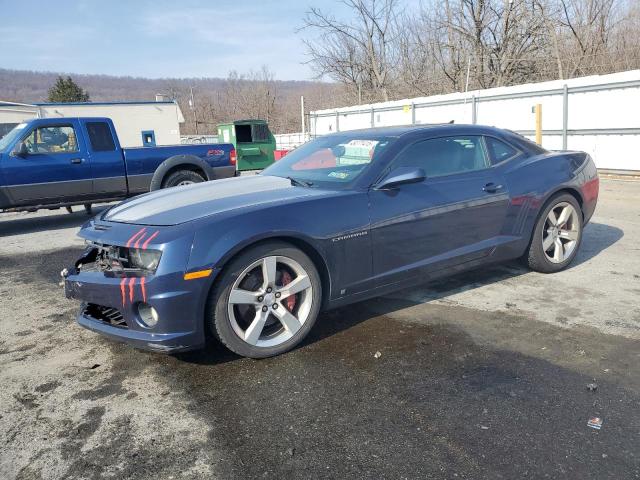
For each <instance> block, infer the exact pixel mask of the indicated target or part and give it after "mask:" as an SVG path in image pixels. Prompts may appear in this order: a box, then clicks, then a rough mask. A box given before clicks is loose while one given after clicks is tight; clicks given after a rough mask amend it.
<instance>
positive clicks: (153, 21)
mask: <svg viewBox="0 0 640 480" xmlns="http://www.w3.org/2000/svg"><path fill="white" fill-rule="evenodd" d="M309 5H316V6H320V7H322V8H323V9H326V10H328V11H332V12H335V13H336V14H338V15H340V16H341V17H343V18H344V17H348V15H349V13H348V11H346V9H345V8H344V6H342V5H341V4H339V3H338V2H336V1H335V0H322V1H320V0H317V1H315V2H313V1H309V0H280V1H278V0H225V1H222V0H211V1H192V0H188V1H178V0H173V1H168V0H139V1H136V0H129V1H125V0H108V1H104V0H95V1H91V0H71V1H67V0H64V1H62V0H61V1H44V0H41V1H33V0H22V1H18V0H0V12H1V15H0V17H1V18H2V22H0V68H10V69H17V70H38V71H53V72H68V73H102V74H109V75H132V76H141V77H152V78H160V77H226V76H227V74H228V73H229V71H230V70H234V69H235V70H237V71H239V72H247V71H249V70H250V69H254V70H257V69H259V68H260V67H261V65H263V64H266V65H268V66H269V68H270V69H271V70H272V71H273V72H274V74H275V76H276V78H277V79H280V80H290V79H291V80H305V79H311V78H312V77H313V73H312V71H311V68H310V67H309V66H308V65H305V64H304V62H305V60H306V57H305V55H304V46H303V45H302V35H301V34H296V29H297V28H299V27H300V26H301V24H302V18H303V17H304V13H305V12H306V11H307V10H308V8H309Z"/></svg>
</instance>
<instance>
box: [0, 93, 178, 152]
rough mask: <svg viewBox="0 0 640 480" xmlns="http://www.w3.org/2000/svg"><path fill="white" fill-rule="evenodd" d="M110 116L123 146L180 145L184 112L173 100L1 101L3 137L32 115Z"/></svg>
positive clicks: (0, 111)
mask: <svg viewBox="0 0 640 480" xmlns="http://www.w3.org/2000/svg"><path fill="white" fill-rule="evenodd" d="M56 117H108V118H110V119H111V120H113V123H114V125H115V127H116V132H117V133H118V138H119V139H120V144H121V145H122V146H123V147H142V146H144V145H145V144H146V145H148V146H149V145H177V144H179V143H180V124H181V123H184V117H183V116H182V111H181V110H180V107H179V106H178V104H177V103H175V102H173V101H166V100H158V101H156V102H87V103H35V104H21V103H13V102H0V136H2V135H4V134H5V133H6V132H7V131H8V130H10V129H11V128H13V127H14V126H15V125H16V124H18V123H20V122H24V121H26V120H30V119H33V118H56Z"/></svg>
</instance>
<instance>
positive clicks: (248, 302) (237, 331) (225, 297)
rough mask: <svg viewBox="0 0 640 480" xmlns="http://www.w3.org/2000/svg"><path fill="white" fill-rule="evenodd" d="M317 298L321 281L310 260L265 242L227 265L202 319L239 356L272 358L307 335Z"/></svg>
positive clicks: (292, 249)
mask: <svg viewBox="0 0 640 480" xmlns="http://www.w3.org/2000/svg"><path fill="white" fill-rule="evenodd" d="M321 299H322V284H321V281H320V276H319V274H318V271H317V269H316V267H315V265H314V264H313V262H312V261H311V259H310V258H309V257H308V256H307V255H306V254H305V253H304V252H302V251H301V250H299V249H297V248H295V247H293V246H291V245H289V244H286V243H283V242H268V243H264V244H262V245H258V246H256V247H253V248H251V249H250V250H247V251H246V252H244V253H242V254H240V255H239V256H238V257H237V258H235V259H233V260H232V261H231V262H230V264H229V265H228V266H227V267H225V269H224V270H223V272H222V274H221V277H220V279H219V281H218V282H217V283H216V285H215V286H214V288H213V289H212V291H211V293H210V294H209V299H208V308H207V315H206V318H205V321H206V322H207V324H208V327H209V329H210V331H211V332H212V333H213V334H214V336H215V337H217V338H218V339H219V340H220V341H221V342H222V343H223V344H224V345H225V346H226V347H227V348H228V349H229V350H231V351H233V352H235V353H237V354H238V355H241V356H243V357H250V358H266V357H272V356H275V355H280V354H281V353H284V352H287V351H289V350H291V349H292V348H294V347H295V346H296V345H298V344H299V343H300V342H301V341H302V340H303V339H304V338H305V337H306V336H307V334H308V333H309V331H310V330H311V328H312V327H313V325H314V323H315V321H316V319H317V317H318V313H319V311H320V304H321Z"/></svg>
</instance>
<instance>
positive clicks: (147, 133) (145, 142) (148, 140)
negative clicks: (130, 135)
mask: <svg viewBox="0 0 640 480" xmlns="http://www.w3.org/2000/svg"><path fill="white" fill-rule="evenodd" d="M142 146H143V147H155V146H156V134H155V133H154V132H153V130H144V131H143V132H142Z"/></svg>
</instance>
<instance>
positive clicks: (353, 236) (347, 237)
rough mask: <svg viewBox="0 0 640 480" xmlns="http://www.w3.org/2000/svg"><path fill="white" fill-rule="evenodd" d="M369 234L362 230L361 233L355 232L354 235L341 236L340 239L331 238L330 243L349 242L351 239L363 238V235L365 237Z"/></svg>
mask: <svg viewBox="0 0 640 480" xmlns="http://www.w3.org/2000/svg"><path fill="white" fill-rule="evenodd" d="M368 233H369V232H368V231H367V230H364V231H362V232H356V233H350V234H348V235H341V236H340V237H335V238H332V239H331V241H332V242H339V241H341V240H349V239H351V238H356V237H364V236H365V235H367V234H368Z"/></svg>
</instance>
